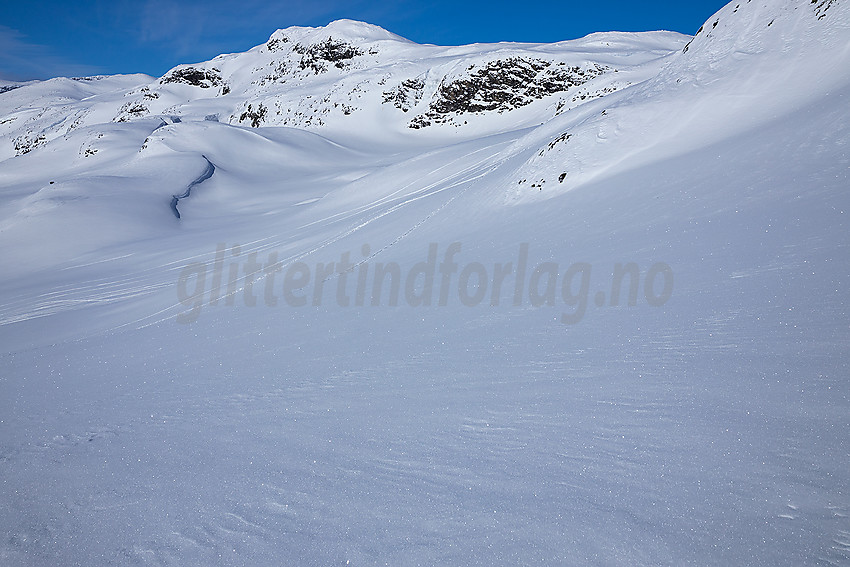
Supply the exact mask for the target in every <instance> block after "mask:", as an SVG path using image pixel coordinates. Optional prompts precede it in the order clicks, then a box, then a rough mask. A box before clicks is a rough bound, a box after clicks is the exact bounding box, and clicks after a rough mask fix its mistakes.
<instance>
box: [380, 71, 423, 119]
mask: <svg viewBox="0 0 850 567" xmlns="http://www.w3.org/2000/svg"><path fill="white" fill-rule="evenodd" d="M424 89H425V79H423V78H421V77H417V78H415V79H405V80H404V81H402V82H401V84H400V85H398V86H397V87H396V88H394V89H392V90H389V91H384V93H383V95H384V100H383V103H384V104H392V105H393V106H395V107H396V108H398V109H399V110H401V111H402V112H407V111H409V110H410V109H411V108H413V107H414V106H416V105H417V104H419V101H421V100H422V91H423V90H424Z"/></svg>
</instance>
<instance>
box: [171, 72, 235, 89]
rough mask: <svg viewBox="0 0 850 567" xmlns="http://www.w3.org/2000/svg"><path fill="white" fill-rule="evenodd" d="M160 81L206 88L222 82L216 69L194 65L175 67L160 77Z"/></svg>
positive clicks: (219, 84) (216, 85)
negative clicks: (199, 67)
mask: <svg viewBox="0 0 850 567" xmlns="http://www.w3.org/2000/svg"><path fill="white" fill-rule="evenodd" d="M160 83H162V84H167V83H186V84H187V85H192V86H194V87H200V88H202V89H208V88H210V87H218V86H221V85H222V84H224V81H223V80H222V79H221V74H220V72H219V71H218V70H217V69H198V68H196V67H184V68H182V69H175V70H174V71H172V72H171V73H169V74H168V75H166V76H164V77H163V78H162V79H160Z"/></svg>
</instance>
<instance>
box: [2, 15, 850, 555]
mask: <svg viewBox="0 0 850 567" xmlns="http://www.w3.org/2000/svg"><path fill="white" fill-rule="evenodd" d="M821 16H823V17H821ZM715 21H718V22H719V23H718V24H717V26H713V23H714V22H715ZM769 23H770V25H768V24H769ZM849 25H850V14H848V7H847V4H846V3H844V2H836V1H833V2H828V1H827V2H822V3H820V4H811V5H810V4H809V3H797V2H790V1H787V2H786V1H781V0H757V1H753V2H745V1H741V2H740V3H736V2H733V3H732V4H730V5H728V6H726V7H725V8H723V9H722V10H720V12H718V14H716V15H715V16H713V17H712V18H711V19H709V20H708V22H707V23H706V25H705V26H704V29H703V31H702V32H701V33H700V34H698V35H697V36H696V37H695V38H694V39H693V41H692V42H691V43H690V44H689V45H688V48H687V50H685V49H684V48H685V45H686V44H688V41H689V40H690V39H691V38H687V37H682V36H679V35H677V34H671V33H667V32H656V33H651V34H614V33H612V34H594V35H592V36H589V37H587V38H584V39H581V40H576V41H574V42H561V43H558V44H552V45H530V44H496V45H486V44H476V45H474V46H463V47H438V46H419V45H416V44H414V43H411V42H407V41H406V40H403V39H401V38H398V37H397V36H394V35H393V34H390V33H389V32H385V31H384V30H381V29H380V28H377V27H375V26H370V25H368V24H363V23H360V22H352V21H341V22H336V23H333V24H331V25H330V26H328V27H327V28H318V29H310V28H289V29H286V30H279V31H278V32H275V34H273V35H272V38H271V39H278V40H282V38H284V37H286V38H288V39H289V41H288V42H286V43H282V44H275V43H266V44H263V45H261V46H258V47H257V48H254V49H252V50H250V51H248V52H246V53H244V54H230V55H224V56H221V57H219V58H216V59H215V60H213V61H211V62H206V63H199V64H195V65H189V66H181V67H180V68H193V69H204V70H213V69H217V72H218V74H219V75H220V77H221V81H222V85H210V86H195V85H192V84H188V83H169V82H163V81H162V80H161V79H154V78H151V77H145V76H140V75H132V76H124V77H107V78H100V79H99V80H97V81H76V80H71V79H55V80H52V81H45V82H37V83H33V84H28V85H25V86H22V87H20V88H16V89H14V90H10V91H8V92H4V93H2V94H0V128H3V129H4V130H3V137H4V138H3V142H2V144H0V153H2V155H0V158H2V159H3V161H0V244H2V245H0V262H2V265H3V266H4V270H3V271H2V272H0V360H2V362H0V482H2V490H0V507H2V509H3V510H4V511H6V513H4V514H3V515H2V518H3V519H2V520H0V564H3V565H49V564H62V565H114V564H121V565H124V564H143V565H147V564H150V565H218V564H220V565H231V564H246V565H266V564H269V565H271V564H296V565H327V564H350V565H372V564H390V565H419V564H421V565H433V564H449V565H451V564H464V565H492V564H545V565H552V564H563V565H574V564H589V565H610V564H629V565H659V564H675V565H683V564H695V565H736V564H737V565H747V564H752V565H756V564H759V565H760V564H763V565H802V564H820V563H823V564H828V565H847V564H850V498H848V494H850V474H848V470H850V469H849V468H848V466H847V465H848V462H850V453H849V452H848V447H850V444H848V435H850V411H848V410H850V382H848V380H847V376H848V375H847V371H848V359H847V355H846V353H847V352H850V349H848V347H850V327H849V326H848V323H847V321H848V300H847V298H848V297H850V295H848V293H847V283H848V282H847V278H848V276H847V274H848V273H850V254H848V251H849V250H850V240H848V235H850V230H848V229H850V226H848V215H850V195H848V192H847V188H848V186H850V185H848V171H850V167H848V166H850V159H848V155H847V140H848V139H850V116H848V113H847V110H846V108H847V104H846V100H847V98H848V97H849V96H850V75H848V72H847V70H848V69H850V61H849V60H848V59H850V50H848V49H847V46H848V45H850V41H848V39H850V35H848V34H850V30H848V26H849ZM328 38H334V40H335V41H344V42H347V43H348V44H349V45H350V46H354V47H356V48H357V49H358V50H359V51H360V52H362V55H357V56H354V57H352V58H347V59H343V60H342V62H343V63H344V65H343V67H344V68H339V67H336V66H335V65H334V62H333V61H331V62H330V64H328V65H327V70H326V71H325V72H321V73H316V72H314V70H313V69H312V68H305V69H302V68H301V67H300V64H299V63H300V61H301V57H302V55H303V54H301V53H299V52H297V51H295V50H294V49H293V47H294V44H299V42H300V44H301V45H302V46H304V47H305V48H308V47H309V46H310V45H317V44H320V43H321V42H324V41H326V40H327V39H328ZM270 45H271V46H272V47H274V49H272V47H270ZM372 48H374V49H373V51H375V53H370V49H372ZM306 51H307V49H305V52H306ZM511 57H522V58H527V59H534V58H540V59H543V60H545V61H548V62H550V64H551V65H555V66H557V65H558V63H564V64H565V65H569V66H571V67H572V66H580V67H582V66H585V65H591V66H592V65H594V64H598V65H600V66H604V67H609V68H611V71H610V72H606V73H602V74H601V75H600V76H598V77H595V78H593V79H592V80H591V81H589V82H587V83H584V84H582V85H577V86H574V87H571V88H570V89H568V90H566V91H562V92H561V91H559V92H555V93H553V94H547V95H545V96H541V97H540V98H539V99H535V100H534V101H533V102H530V103H529V104H527V105H524V106H521V107H518V108H515V109H512V110H507V111H503V112H498V111H485V112H481V113H465V112H462V111H461V112H453V113H451V115H450V116H449V118H450V120H449V121H448V122H446V123H435V124H432V125H430V126H427V127H424V128H420V129H412V128H409V127H408V125H409V123H410V121H411V119H412V118H413V117H414V116H416V115H419V114H422V113H423V112H425V111H426V109H428V108H430V107H431V106H430V105H431V104H432V102H433V101H434V100H435V99H434V96H435V93H436V92H437V90H438V88H439V85H440V84H441V83H442V82H443V81H446V82H448V81H451V80H453V79H457V78H461V79H464V78H465V77H468V76H471V75H470V74H469V73H467V71H468V70H469V69H468V68H469V67H470V66H476V68H481V67H482V66H485V65H487V64H488V63H490V62H493V61H504V60H506V59H508V58H511ZM282 63H286V64H288V65H289V66H288V67H287V69H286V70H285V71H284V72H282V73H281V74H280V77H279V78H278V79H275V80H270V81H268V82H266V83H265V84H260V83H261V81H260V79H261V78H262V77H268V76H269V73H271V72H272V71H274V69H275V68H277V66H278V65H280V64H282ZM614 69H616V72H614ZM168 76H169V74H166V77H168ZM187 76H191V75H187ZM198 76H200V75H198ZM205 76H206V75H205ZM420 76H421V77H424V78H425V81H424V83H425V87H424V89H423V91H422V93H421V98H419V100H418V102H415V103H414V105H413V106H412V107H411V108H409V109H408V111H407V112H404V111H403V110H401V109H400V108H397V107H396V106H394V105H393V104H391V103H384V102H383V99H384V93H385V92H386V91H389V90H390V89H392V88H394V87H396V86H398V85H401V84H402V83H403V81H404V80H406V79H414V78H417V77H420ZM280 78H282V79H283V82H281V81H280V80H279V79H280ZM223 84H227V85H229V86H230V89H231V90H230V92H229V93H223V88H222V87H223ZM612 86H614V87H616V88H613V89H610V88H609V89H607V90H606V87H612ZM358 87H359V90H358ZM580 93H581V94H585V95H586V98H585V99H581V98H580V96H579V97H577V99H576V100H573V99H574V97H576V95H578V94H580ZM154 94H156V95H157V96H156V97H154V96H153V95H154ZM590 94H593V95H594V96H592V97H588V96H587V95H590ZM307 96H312V97H314V99H312V100H313V102H310V100H311V99H306V97H307ZM481 96H489V94H482V95H481ZM326 97H329V98H328V100H325V98H326ZM411 101H415V97H414V98H412V99H411ZM128 103H130V104H129V105H128ZM136 103H142V104H144V106H145V112H138V113H134V112H130V110H131V109H132V108H133V106H132V105H133V104H136ZM248 104H251V105H252V106H251V108H252V109H254V110H255V109H256V108H257V105H258V104H263V106H265V107H267V108H269V109H270V110H268V111H267V114H266V118H264V119H263V121H262V123H261V124H259V127H251V125H250V123H249V121H247V120H241V121H240V120H239V116H240V115H241V113H242V112H244V111H245V110H246V109H247V105H248ZM275 104H279V105H280V108H281V109H284V113H285V109H297V111H298V112H301V115H300V116H299V117H298V118H297V119H294V118H293V119H287V118H282V117H280V116H278V115H277V114H276V112H277V110H276V108H277V107H276V106H275ZM334 104H337V105H342V104H345V105H349V106H350V107H351V108H352V109H353V110H352V111H351V112H350V113H349V114H345V113H344V112H342V111H341V110H339V108H340V107H339V106H337V107H334ZM122 108H123V109H124V110H121V109H122ZM295 111H296V110H293V112H295ZM326 111H327V112H326ZM122 118H123V120H122ZM319 118H321V121H320V120H318V119H319ZM308 122H309V123H308ZM72 125H73V127H72ZM24 136H27V137H28V139H29V140H39V138H40V137H43V140H42V141H39V142H37V143H35V144H33V147H31V148H29V150H28V151H27V152H25V153H20V154H19V155H16V153H18V151H16V150H15V149H14V143H13V140H16V139H20V138H21V137H24ZM563 173H566V176H564V178H563V179H562V180H560V181H559V177H560V176H561V174H563ZM190 187H191V191H190V192H188V194H187V189H188V188H190ZM175 195H177V196H180V197H181V198H180V201H179V211H180V215H181V216H180V218H179V219H178V218H176V217H175V215H174V213H173V211H172V210H171V207H170V203H171V201H172V199H173V196H175ZM184 195H185V196H184ZM432 251H433V261H432V258H431V256H432ZM452 262H453V263H454V269H452ZM393 263H394V264H396V265H397V266H398V270H399V282H398V283H399V285H398V301H397V302H393V301H392V293H391V292H392V286H391V285H390V284H389V283H386V282H385V285H384V286H383V287H381V286H380V285H379V286H378V287H377V288H376V287H375V281H376V280H379V278H378V276H377V274H378V273H379V265H380V266H383V267H387V266H389V265H391V264H393ZM523 263H524V264H526V269H525V276H523V277H520V276H519V275H518V273H519V272H520V271H521V270H520V265H521V264H523ZM630 263H631V264H633V267H634V268H635V269H636V270H637V272H638V278H637V280H635V283H637V284H638V285H637V287H636V288H634V291H635V293H636V295H635V296H634V301H633V304H630V295H629V294H630V291H632V290H631V283H632V279H631V278H630V276H628V275H626V276H625V277H624V278H623V281H622V282H621V283H622V286H621V288H620V293H619V298H618V299H619V301H615V295H614V293H615V288H616V283H615V280H616V278H615V277H613V276H612V274H613V273H614V272H616V271H618V270H621V271H622V270H624V269H625V270H628V269H630V268H627V267H626V266H627V265H628V264H630ZM429 264H430V266H431V269H433V273H432V275H433V281H432V284H433V285H432V287H431V288H428V287H427V286H426V287H423V283H424V282H426V281H427V280H428V277H427V275H426V273H427V272H428V270H429ZM508 264H510V265H508ZM329 265H330V269H329V271H328V266H329ZM665 267H667V268H669V272H668V271H665ZM276 268H277V269H276ZM232 270H233V271H232ZM653 271H654V273H655V277H654V278H650V274H651V273H653ZM420 272H423V273H420ZM555 272H556V273H557V278H555V279H553V280H550V279H549V276H550V275H551V274H553V273H555ZM500 273H501V274H502V276H503V277H502V278H501V279H499V277H498V274H500ZM305 276H306V277H307V278H308V279H307V281H306V282H305V281H304V280H305ZM479 276H481V278H479ZM361 277H362V280H361ZM299 278H300V279H299ZM497 280H499V283H498V284H497ZM361 281H362V284H361ZM482 281H483V282H485V283H486V285H487V288H486V290H484V291H483V292H482V293H480V294H479V293H478V292H479V291H480V290H481V286H482ZM444 282H445V283H444ZM532 282H534V283H532ZM648 282H652V283H654V285H649V284H648ZM462 283H463V284H464V285H462ZM535 283H536V285H535ZM667 283H671V285H672V288H671V292H670V294H669V296H665V294H664V290H663V288H664V285H665V284H667ZM302 284H303V285H302ZM583 284H586V286H584V287H583ZM517 288H521V290H522V291H521V293H519V294H517V293H516V290H517ZM376 289H377V290H378V292H379V294H377V295H376ZM550 291H551V292H552V293H551V294H549V292H550ZM429 292H430V293H429ZM429 295H430V301H427V300H425V299H423V298H426V297H428V296H429ZM659 298H660V300H659V301H655V303H660V305H657V306H655V305H653V304H652V301H651V300H653V299H659ZM376 299H377V301H375V300H376ZM477 299H480V301H478V300H477ZM419 300H422V301H424V303H425V304H424V305H419V306H414V305H413V304H415V303H416V302H417V301H419ZM299 303H304V305H303V306H296V305H297V304H299ZM373 303H377V305H373ZM615 303H617V304H616V305H615ZM316 304H318V305H316ZM467 304H474V305H469V306H468V305H467Z"/></svg>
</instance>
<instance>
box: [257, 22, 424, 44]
mask: <svg viewBox="0 0 850 567" xmlns="http://www.w3.org/2000/svg"><path fill="white" fill-rule="evenodd" d="M331 37H332V38H335V39H338V40H345V41H348V42H350V43H370V42H373V41H387V40H390V41H403V42H409V40H407V39H405V38H403V37H401V36H399V35H396V34H394V33H392V32H389V31H387V30H385V29H384V28H382V27H380V26H376V25H374V24H369V23H367V22H361V21H358V20H348V19H342V20H334V21H332V22H330V23H329V24H328V25H326V26H320V27H306V26H290V27H288V28H284V29H279V30H277V31H275V32H274V33H273V34H272V35H271V37H270V38H269V41H273V40H278V41H283V40H284V39H285V40H290V41H297V42H300V43H317V42H320V41H324V40H326V39H328V38H331Z"/></svg>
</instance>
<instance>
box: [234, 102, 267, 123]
mask: <svg viewBox="0 0 850 567" xmlns="http://www.w3.org/2000/svg"><path fill="white" fill-rule="evenodd" d="M267 112H268V109H267V108H266V107H265V106H263V105H262V103H261V104H258V105H257V108H253V107H252V105H251V104H250V103H249V104H248V107H247V108H246V109H245V112H243V113H242V114H241V116H239V122H240V123H241V122H245V121H246V120H250V121H251V127H253V128H259V127H260V126H261V125H262V124H263V122H264V121H265V119H266V113H267Z"/></svg>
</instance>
